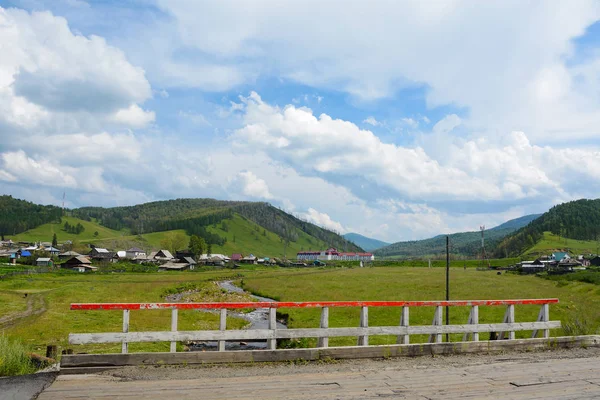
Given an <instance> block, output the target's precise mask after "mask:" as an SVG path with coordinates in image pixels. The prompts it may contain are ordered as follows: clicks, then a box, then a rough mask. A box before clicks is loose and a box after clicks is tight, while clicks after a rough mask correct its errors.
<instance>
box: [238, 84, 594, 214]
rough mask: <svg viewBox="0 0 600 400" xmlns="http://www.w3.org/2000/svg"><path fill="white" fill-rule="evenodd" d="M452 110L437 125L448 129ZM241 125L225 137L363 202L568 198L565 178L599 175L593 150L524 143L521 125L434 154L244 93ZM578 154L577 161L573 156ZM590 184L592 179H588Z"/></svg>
mask: <svg viewBox="0 0 600 400" xmlns="http://www.w3.org/2000/svg"><path fill="white" fill-rule="evenodd" d="M458 122H459V119H458V117H456V116H453V115H451V116H449V117H446V118H444V119H443V120H442V121H441V122H439V123H438V124H437V126H438V129H436V131H437V134H441V132H444V131H447V130H449V129H452V127H454V126H456V124H457V123H458ZM245 123H246V125H245V127H244V128H241V129H239V130H237V131H236V132H235V134H234V135H233V137H232V139H233V141H234V143H235V144H237V145H238V146H240V147H241V148H244V149H245V150H248V149H253V151H255V152H264V153H265V154H267V155H268V156H269V157H270V158H272V159H273V160H276V161H278V162H281V163H284V164H285V165H288V166H290V167H292V168H294V169H295V170H296V171H298V172H299V173H300V174H302V175H306V176H319V177H321V178H323V179H325V180H327V181H329V182H331V183H334V184H338V185H343V186H345V187H347V188H349V189H350V190H351V191H352V192H353V193H354V194H355V195H356V196H358V197H360V198H363V199H365V200H368V201H373V200H375V199H378V198H384V197H386V196H389V194H390V191H391V193H393V194H394V195H395V196H400V197H401V198H404V199H411V201H415V200H418V199H427V201H429V202H448V201H473V202H486V201H503V202H506V201H508V202H513V203H514V202H520V201H523V200H525V199H534V200H540V199H541V198H545V197H547V196H561V197H568V191H567V190H566V187H567V186H569V185H570V179H569V178H568V175H569V174H572V177H575V176H577V177H578V178H579V179H586V180H589V181H590V182H598V181H599V180H600V167H598V165H600V153H598V152H597V151H593V150H585V149H578V150H575V149H572V150H571V149H568V148H565V149H555V148H551V147H540V146H534V145H531V144H530V142H529V140H528V138H527V136H525V134H524V133H522V132H513V133H511V134H509V135H507V136H505V137H501V138H500V139H497V140H489V139H486V138H478V139H473V140H468V141H464V140H458V139H457V140H450V141H449V144H448V148H447V149H446V151H444V152H443V153H442V154H441V155H440V156H439V158H438V159H436V158H432V157H431V156H430V155H429V154H428V153H427V152H426V151H425V150H424V149H423V148H421V147H402V146H397V145H393V144H386V143H383V142H381V140H380V139H379V138H378V137H377V136H375V135H374V134H373V133H372V132H370V131H368V130H361V129H360V128H359V127H357V126H356V125H354V124H353V123H350V122H348V121H343V120H336V119H333V118H331V117H330V116H328V115H326V114H321V115H320V116H319V117H318V118H317V117H316V116H314V115H313V114H312V112H311V110H309V109H306V108H296V107H294V106H292V105H288V106H286V107H284V108H279V107H275V106H271V105H269V104H267V103H265V102H264V101H263V100H262V99H261V98H260V96H258V94H256V93H252V94H251V95H250V96H249V97H248V98H247V99H246V114H245ZM574 158H577V159H578V161H577V162H575V163H574V162H572V160H573V159H574ZM593 186H594V187H596V186H597V185H595V184H594V185H593Z"/></svg>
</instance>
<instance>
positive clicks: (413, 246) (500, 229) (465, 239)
mask: <svg viewBox="0 0 600 400" xmlns="http://www.w3.org/2000/svg"><path fill="white" fill-rule="evenodd" d="M539 216H540V214H531V215H526V216H523V217H519V218H516V219H512V220H510V221H507V222H505V223H503V224H501V225H498V226H497V227H495V228H491V229H488V230H486V231H485V243H486V249H487V251H488V252H491V251H492V250H493V249H495V247H496V245H497V244H498V243H500V241H501V240H502V239H503V238H504V237H505V236H507V235H509V234H510V233H512V232H514V231H516V230H517V229H519V228H522V227H523V226H526V225H527V224H529V223H531V222H532V221H534V220H535V219H536V218H538V217H539ZM449 236H450V244H451V246H450V251H451V253H452V254H456V255H463V256H476V255H478V254H479V252H480V250H481V232H480V231H473V232H461V233H453V234H451V235H449ZM445 252H446V235H438V236H435V237H432V238H430V239H423V240H413V241H407V242H397V243H393V244H391V245H389V246H386V247H383V248H380V249H377V250H376V251H375V255H376V256H380V257H390V256H395V257H406V258H411V257H425V256H436V255H440V254H444V253H445Z"/></svg>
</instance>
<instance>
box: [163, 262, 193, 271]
mask: <svg viewBox="0 0 600 400" xmlns="http://www.w3.org/2000/svg"><path fill="white" fill-rule="evenodd" d="M186 267H187V264H184V263H179V264H176V263H171V262H168V263H166V264H163V265H161V266H160V267H158V268H159V269H175V270H177V269H184V268H186Z"/></svg>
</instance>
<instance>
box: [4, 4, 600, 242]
mask: <svg viewBox="0 0 600 400" xmlns="http://www.w3.org/2000/svg"><path fill="white" fill-rule="evenodd" d="M313 3H314V4H313ZM0 7H2V8H0V43H2V44H3V46H4V47H3V53H4V54H5V55H6V56H5V57H2V59H0V138H1V140H0V183H1V185H0V188H1V189H0V193H4V194H11V195H13V196H15V197H19V198H25V199H27V200H31V201H34V202H39V203H44V204H60V202H61V201H62V194H63V192H66V193H67V202H68V205H69V206H71V207H78V206H85V205H101V206H114V205H129V204H137V203H140V202H145V201H153V200H161V199H169V198H177V197H213V198H218V199H244V200H253V201H268V202H270V203H272V204H274V205H277V206H279V207H281V208H283V209H285V210H287V211H289V212H292V213H294V214H295V215H297V216H299V217H301V218H305V219H307V220H310V221H312V222H315V223H317V224H320V225H322V226H325V227H328V228H331V229H335V230H337V231H339V232H342V233H344V232H350V231H354V232H358V233H361V234H364V235H367V236H371V237H375V238H378V239H382V240H386V241H390V242H393V241H398V240H412V239H419V238H424V237H429V236H434V235H437V234H440V233H447V232H454V231H462V230H477V229H478V227H479V225H483V224H485V225H487V226H494V225H497V224H500V223H502V222H504V221H506V220H508V219H511V218H515V217H519V216H521V215H524V214H528V213H538V212H544V211H546V210H547V209H548V208H549V207H551V206H552V205H554V204H557V203H560V202H564V201H569V200H573V199H578V198H582V197H587V198H594V197H597V193H599V189H600V179H599V178H600V139H599V138H600V136H599V133H600V132H599V131H598V130H599V128H598V127H599V126H600V111H599V110H600V107H599V106H600V51H599V50H600V24H599V23H598V21H599V20H600V6H599V5H598V3H597V2H595V1H574V2H569V3H568V4H567V3H565V2H559V1H555V2H554V1H549V2H543V3H526V2H521V1H501V2H486V3H485V4H479V3H473V2H469V1H447V2H436V3H435V4H434V3H428V2H420V1H407V2H401V3H400V2H387V1H383V0H382V1H375V2H364V1H349V2H344V3H343V4H342V3H341V2H338V1H333V0H332V1H326V2H316V1H306V2H302V3H292V2H290V3H283V4H282V3H279V2H275V1H271V0H261V1H255V2H236V1H233V0H231V1H218V2H215V1H191V0H169V1H167V0H148V1H141V0H130V1H84V0H54V1H43V0H11V1H6V0H0Z"/></svg>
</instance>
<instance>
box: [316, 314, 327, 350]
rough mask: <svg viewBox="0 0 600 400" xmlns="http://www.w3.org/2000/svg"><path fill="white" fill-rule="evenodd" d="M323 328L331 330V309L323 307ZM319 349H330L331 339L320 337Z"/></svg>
mask: <svg viewBox="0 0 600 400" xmlns="http://www.w3.org/2000/svg"><path fill="white" fill-rule="evenodd" d="M321 328H322V329H327V328H329V307H323V308H322V309H321ZM317 346H318V347H328V346H329V337H326V336H324V337H320V338H319V340H318V344H317Z"/></svg>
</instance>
